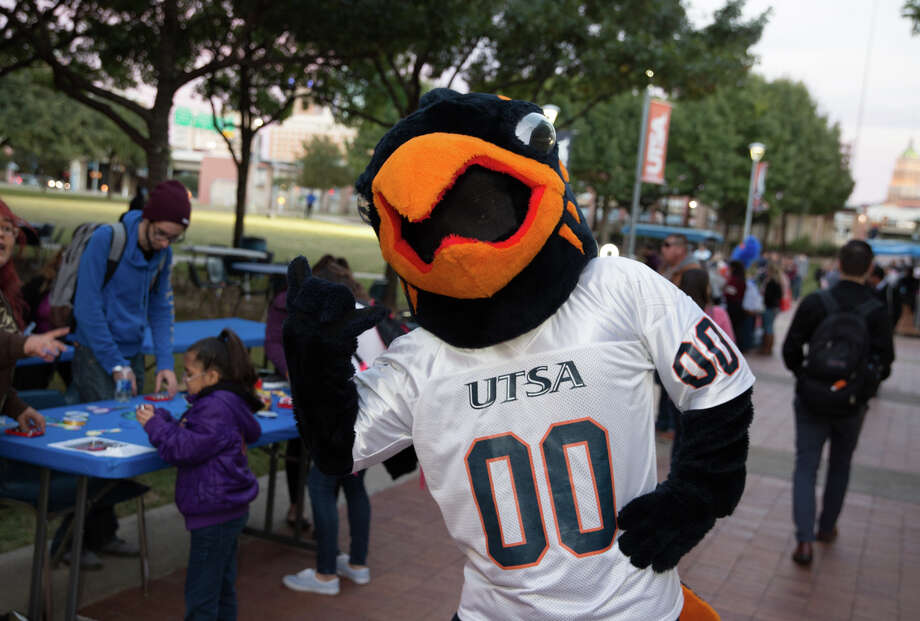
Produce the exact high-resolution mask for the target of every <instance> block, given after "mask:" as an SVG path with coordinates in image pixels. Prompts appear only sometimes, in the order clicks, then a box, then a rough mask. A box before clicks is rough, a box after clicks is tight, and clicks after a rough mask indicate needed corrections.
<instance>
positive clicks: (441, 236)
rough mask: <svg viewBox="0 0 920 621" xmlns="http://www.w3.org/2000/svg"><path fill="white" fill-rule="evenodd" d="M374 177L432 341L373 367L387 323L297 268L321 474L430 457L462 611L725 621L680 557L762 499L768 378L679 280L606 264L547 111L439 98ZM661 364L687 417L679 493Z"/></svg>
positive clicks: (301, 388)
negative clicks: (360, 347) (359, 351)
mask: <svg viewBox="0 0 920 621" xmlns="http://www.w3.org/2000/svg"><path fill="white" fill-rule="evenodd" d="M356 187H357V191H358V194H359V197H360V199H362V203H361V209H362V213H363V214H364V215H365V217H366V219H367V220H368V222H369V223H370V224H371V225H372V226H373V228H374V231H375V232H376V234H377V237H378V238H379V241H380V249H381V252H382V254H383V257H384V259H385V260H386V261H387V263H388V264H389V265H391V266H392V267H393V269H394V270H395V271H396V273H397V274H398V275H399V276H400V279H401V281H402V286H403V289H404V291H405V294H406V298H407V300H408V303H409V306H410V307H411V310H412V313H413V316H414V318H415V320H416V321H417V322H418V324H419V325H420V328H419V329H416V330H414V331H412V332H410V333H408V334H406V335H404V336H401V337H399V338H398V339H396V341H394V342H393V344H392V345H391V346H390V348H389V350H388V351H387V352H386V353H385V354H383V355H381V356H380V357H379V358H377V360H376V361H375V363H374V365H373V366H372V367H371V368H370V369H368V370H366V371H363V372H361V373H358V374H357V375H356V374H355V372H354V369H353V366H352V364H351V357H352V354H353V353H354V351H355V346H356V337H357V335H359V334H360V333H361V332H363V331H364V330H366V329H368V328H369V327H370V326H372V325H374V323H375V322H376V321H378V320H379V319H380V317H381V315H382V313H383V310H382V309H378V308H374V307H371V308H364V309H356V308H355V302H354V299H353V298H352V296H351V293H350V292H349V291H348V290H347V289H346V288H344V287H342V286H339V285H335V284H332V283H330V282H327V281H324V280H320V279H317V278H315V277H313V276H311V273H310V269H309V266H308V265H307V262H306V260H305V259H304V258H303V257H300V258H298V259H296V260H294V261H293V262H292V263H291V265H290V266H289V271H288V280H289V292H288V298H287V301H288V302H287V303H288V310H289V317H288V319H287V321H286V322H285V324H284V345H285V355H286V357H287V360H288V364H289V367H290V376H291V388H292V393H293V398H294V405H295V410H296V415H297V420H298V424H299V429H300V432H301V434H302V436H303V438H304V440H305V441H306V443H307V446H308V447H309V449H310V451H311V453H312V455H313V457H314V459H315V463H316V465H317V466H318V467H319V468H320V470H322V471H323V472H326V473H328V474H344V473H349V472H352V471H357V470H360V469H363V468H367V467H368V466H371V465H373V464H375V463H378V462H380V461H382V460H384V459H386V458H388V457H390V456H391V455H394V454H395V453H397V452H399V451H400V450H402V449H404V448H406V447H408V446H410V445H413V446H414V448H415V451H416V453H417V454H418V460H419V463H420V464H421V466H422V468H423V470H424V472H425V479H426V482H427V484H428V487H429V489H430V491H431V494H432V496H433V497H434V499H435V500H436V501H437V503H438V505H439V507H440V510H441V513H442V515H443V518H444V521H445V523H446V525H447V528H448V530H449V531H450V534H451V536H452V537H453V539H454V540H455V542H456V544H457V545H458V546H459V547H460V548H461V549H462V550H463V552H464V554H465V555H466V565H465V568H464V586H463V591H462V594H461V598H460V605H459V609H458V611H457V617H455V618H459V619H462V620H463V621H478V620H484V619H502V620H505V619H528V620H531V619H560V620H561V619H566V620H569V619H618V620H619V619H622V620H628V621H635V620H643V621H656V620H662V621H674V620H675V619H678V618H679V619H681V620H682V621H693V620H701V619H717V618H718V616H717V615H716V614H715V612H713V610H712V608H710V607H709V606H708V605H707V604H706V603H705V602H703V601H702V600H701V599H700V598H698V597H697V596H696V595H694V594H693V592H692V591H690V590H689V589H687V588H686V587H683V586H682V585H681V582H680V579H679V577H678V575H677V570H676V569H675V567H676V565H677V562H678V561H679V560H680V558H681V557H682V556H683V555H684V554H686V553H687V552H688V551H689V550H690V549H691V548H692V547H693V546H694V545H696V544H697V543H698V542H699V541H700V540H701V539H702V538H703V536H704V535H705V534H706V533H707V532H708V531H709V529H711V528H712V526H713V524H714V523H715V520H716V518H719V517H723V516H726V515H729V514H730V513H731V512H732V511H733V510H734V508H735V505H736V504H737V503H738V501H739V499H740V497H741V493H742V491H743V490H744V480H745V460H746V457H747V449H748V427H749V425H750V423H751V417H752V415H753V409H752V407H751V387H752V385H753V382H754V378H753V376H752V374H751V372H750V369H749V368H748V366H747V363H746V362H745V360H744V359H743V358H742V357H741V355H740V354H739V353H738V351H737V349H736V348H735V346H734V345H733V344H732V343H731V341H730V340H729V339H728V338H726V336H725V335H724V334H723V333H722V331H721V330H719V328H718V327H716V325H715V324H714V323H713V322H712V321H711V320H710V319H709V318H708V317H707V316H706V315H705V314H704V313H703V312H702V311H701V310H700V308H699V307H698V306H697V305H696V304H694V303H693V302H692V301H691V300H690V298H688V297H687V296H685V295H684V294H683V293H682V292H681V291H680V290H679V289H677V288H676V287H674V286H673V285H672V284H671V283H670V282H668V281H667V280H665V279H664V278H661V277H660V276H658V275H657V274H655V273H654V272H652V271H651V270H650V269H648V268H647V267H646V266H645V265H643V264H641V263H639V262H637V261H633V260H630V259H626V258H613V257H606V258H598V257H597V248H596V244H595V241H594V239H593V237H592V235H591V231H590V229H589V227H588V224H587V222H586V221H585V218H584V216H583V215H582V214H581V212H580V211H579V209H578V207H577V205H576V204H575V197H574V194H573V192H572V189H571V187H570V185H569V176H568V173H567V171H566V169H565V167H564V166H563V165H562V164H561V163H560V162H559V157H558V148H557V146H556V135H555V130H554V129H553V125H552V123H551V122H550V121H549V120H548V119H547V118H546V117H545V116H544V115H543V113H542V111H541V109H540V108H539V107H538V106H536V105H534V104H532V103H529V102H525V101H519V100H511V99H508V98H506V97H501V96H495V95H487V94H459V93H456V92H454V91H451V90H447V89H436V90H433V91H431V92H429V93H428V94H426V95H425V96H424V97H423V99H422V102H421V104H420V107H419V109H418V110H417V111H416V112H414V113H412V114H410V115H409V116H408V117H406V118H404V119H403V120H401V121H400V122H399V123H397V124H396V125H395V126H394V127H393V128H392V129H390V131H389V132H388V133H387V134H386V135H385V136H384V137H383V139H382V140H381V141H380V143H379V144H378V145H377V147H376V149H375V150H374V154H373V157H372V159H371V162H370V164H369V165H368V166H367V169H366V170H365V172H364V173H363V174H362V175H361V177H360V178H359V179H358V182H357V186H356ZM656 372H657V373H658V375H659V376H660V378H661V381H662V384H663V386H664V389H665V390H666V391H667V393H668V394H669V395H670V397H671V399H672V400H673V402H674V403H675V405H677V407H678V408H679V409H680V411H681V416H680V429H681V433H680V445H679V449H678V451H677V453H676V455H675V456H674V459H673V461H672V464H671V470H670V473H669V474H668V477H667V479H666V480H665V481H663V482H661V483H658V481H657V472H656V456H655V434H654V412H655V407H654V406H655V388H654V386H655V381H654V375H655V373H656Z"/></svg>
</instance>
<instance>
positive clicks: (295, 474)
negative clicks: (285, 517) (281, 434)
mask: <svg viewBox="0 0 920 621" xmlns="http://www.w3.org/2000/svg"><path fill="white" fill-rule="evenodd" d="M302 452H303V453H306V459H307V474H309V473H310V451H308V450H307V447H305V446H304V443H303V440H301V439H300V438H294V439H293V440H288V443H287V452H286V453H285V460H284V470H285V472H287V487H288V497H289V498H290V499H291V506H292V507H293V506H294V505H296V504H297V490H298V489H303V486H304V485H306V481H302V480H300V464H299V463H298V461H299V459H300V454H301V453H302Z"/></svg>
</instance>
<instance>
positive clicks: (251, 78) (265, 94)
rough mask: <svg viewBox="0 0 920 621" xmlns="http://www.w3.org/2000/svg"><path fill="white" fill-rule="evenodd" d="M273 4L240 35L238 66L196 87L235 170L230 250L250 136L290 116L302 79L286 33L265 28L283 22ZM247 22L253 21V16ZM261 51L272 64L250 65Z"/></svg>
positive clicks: (236, 236) (239, 230)
mask: <svg viewBox="0 0 920 621" xmlns="http://www.w3.org/2000/svg"><path fill="white" fill-rule="evenodd" d="M272 6H273V7H274V9H272V8H268V9H267V11H268V14H265V15H263V16H262V18H263V19H262V22H263V23H262V26H261V27H259V28H254V29H252V30H250V31H246V32H244V33H242V37H243V40H242V41H241V42H240V45H239V53H240V62H239V64H237V65H234V66H232V67H228V68H226V69H222V70H219V71H216V72H215V73H213V74H211V75H210V76H208V77H207V79H206V80H205V81H204V83H203V84H202V87H201V89H200V91H201V94H203V95H204V96H205V97H206V98H207V100H208V102H209V103H210V104H211V113H212V115H213V119H214V126H215V127H216V128H217V129H218V133H219V134H220V136H221V137H222V138H223V139H224V142H225V143H226V145H227V149H228V150H229V151H230V156H231V157H232V158H233V163H234V165H235V166H236V219H235V222H234V227H233V245H234V246H238V245H239V243H240V240H241V239H242V236H243V223H244V221H245V220H244V219H245V215H246V193H247V190H248V179H249V165H250V162H251V159H252V145H253V141H254V140H255V136H256V134H257V133H258V132H259V131H260V130H261V129H263V128H264V127H267V126H268V125H270V124H272V123H274V122H276V121H279V120H283V119H284V118H285V117H287V116H288V115H289V114H290V112H291V108H292V105H293V103H294V99H295V97H296V96H297V89H298V87H299V86H300V83H301V81H302V80H303V75H304V72H303V70H302V68H301V67H300V66H299V62H300V52H301V50H300V49H299V48H298V47H297V45H296V44H295V42H294V41H293V40H292V39H291V38H290V37H289V36H288V34H287V33H286V31H282V32H281V33H279V30H278V29H277V28H275V27H268V25H269V24H271V25H272V26H274V25H275V24H276V23H280V21H279V20H281V19H282V18H283V15H282V14H281V13H280V12H278V13H277V14H275V15H274V16H271V13H272V11H273V10H275V11H277V9H278V8H279V7H281V8H288V5H287V4H286V3H283V2H282V3H276V4H274V5H272ZM248 19H251V20H253V21H254V20H255V19H256V17H255V16H250V17H249V18H248ZM263 50H271V56H272V59H273V60H272V61H271V62H268V63H263V64H262V65H261V66H260V67H258V68H256V66H255V65H256V62H255V61H256V59H257V57H258V56H259V54H260V53H261V52H262V51H263ZM228 110H229V111H234V112H236V113H237V115H238V123H237V124H236V126H235V127H234V128H228V127H225V124H224V122H223V119H224V118H225V116H226V114H227V112H228ZM234 132H238V141H236V140H234V139H233V138H232V136H231V133H234ZM237 145H238V146H237Z"/></svg>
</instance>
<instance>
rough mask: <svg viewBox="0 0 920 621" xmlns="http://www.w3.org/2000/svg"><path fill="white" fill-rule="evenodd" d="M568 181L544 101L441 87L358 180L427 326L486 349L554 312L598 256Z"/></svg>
mask: <svg viewBox="0 0 920 621" xmlns="http://www.w3.org/2000/svg"><path fill="white" fill-rule="evenodd" d="M568 179H569V176H568V172H566V170H565V168H564V167H563V166H562V165H561V164H560V163H559V153H558V148H557V146H556V132H555V130H554V129H553V125H552V123H550V121H549V119H547V118H546V117H545V116H544V115H543V112H542V110H541V109H540V107H539V106H536V105H534V104H532V103H529V102H525V101H518V100H509V99H507V98H503V97H497V96H495V95H485V94H479V93H471V94H468V95H461V94H459V93H456V92H454V91H451V90H448V89H436V90H433V91H431V92H429V93H427V94H426V95H425V96H424V97H423V98H422V101H421V104H420V107H419V109H418V110H417V111H416V112H414V113H412V114H411V115H409V116H408V117H406V118H405V119H403V120H402V121H400V122H399V123H397V124H396V125H395V126H394V127H393V128H392V129H391V130H390V131H389V132H387V134H386V135H385V136H384V137H383V139H382V140H381V141H380V143H379V144H378V145H377V147H376V148H375V149H374V156H373V158H372V159H371V163H370V164H369V165H368V166H367V169H366V170H365V171H364V173H363V174H362V175H361V177H360V178H359V179H358V182H357V184H356V187H357V190H358V193H359V195H360V196H361V197H362V198H363V199H364V200H365V201H366V204H364V205H363V207H362V209H363V212H364V214H365V216H366V218H367V219H368V220H369V222H370V223H371V225H372V226H373V227H374V230H375V231H376V233H377V237H378V238H379V240H380V249H381V252H382V253H383V258H384V259H385V260H386V261H387V263H389V264H390V265H391V266H392V267H393V269H394V270H396V273H397V274H399V276H400V277H401V278H402V280H403V286H404V288H405V291H406V296H407V298H408V300H409V304H410V305H411V307H412V312H413V313H414V315H415V317H416V319H417V320H418V322H419V324H421V325H422V326H423V327H424V328H426V329H427V330H429V331H430V332H432V333H434V334H436V335H437V336H439V337H440V338H442V339H444V340H445V341H447V342H448V343H450V344H452V345H456V346H459V347H484V346H487V345H493V344H495V343H500V342H502V341H506V340H508V339H510V338H514V337H516V336H519V335H521V334H523V333H524V332H527V331H528V330H531V329H533V328H535V327H536V326H538V325H539V324H540V323H542V322H543V321H544V320H545V319H546V318H547V317H549V316H550V315H552V314H553V313H554V312H555V311H556V309H557V308H559V306H560V305H561V304H562V303H563V302H564V301H565V300H566V298H568V296H569V293H571V291H572V289H573V288H574V287H575V284H576V283H577V282H578V276H579V274H580V273H581V270H582V269H583V268H584V266H585V264H586V263H587V262H588V260H589V259H591V258H592V257H594V256H596V254H597V246H596V244H595V242H594V238H593V237H592V235H591V231H590V229H589V227H588V226H587V223H586V222H585V219H584V217H583V216H582V214H581V212H580V211H579V210H578V207H577V206H576V204H575V196H574V194H573V193H572V190H571V188H570V187H569V185H568Z"/></svg>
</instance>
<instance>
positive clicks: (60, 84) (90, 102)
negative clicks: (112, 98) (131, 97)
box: [51, 67, 153, 151]
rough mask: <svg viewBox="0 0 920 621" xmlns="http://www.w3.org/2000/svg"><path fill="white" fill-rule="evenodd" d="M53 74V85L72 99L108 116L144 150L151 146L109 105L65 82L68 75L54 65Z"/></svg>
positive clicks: (147, 139) (147, 140)
mask: <svg viewBox="0 0 920 621" xmlns="http://www.w3.org/2000/svg"><path fill="white" fill-rule="evenodd" d="M51 70H52V73H53V75H54V85H55V86H56V87H57V88H59V89H60V90H62V91H64V92H65V93H67V95H68V96H69V97H71V98H73V99H76V100H77V101H79V102H80V103H82V104H84V105H86V106H88V107H90V108H92V109H93V110H96V111H98V112H101V113H102V114H104V115H105V116H107V117H109V118H110V119H111V120H112V122H113V123H115V125H117V126H118V127H119V129H121V130H122V131H123V132H125V134H126V135H127V136H128V138H130V139H131V140H132V141H134V143H135V144H137V146H139V147H140V148H142V149H144V150H145V151H146V150H148V149H150V148H151V147H152V146H153V143H152V142H151V141H150V139H149V138H148V137H147V136H144V135H143V134H142V133H141V132H139V131H138V130H137V128H136V127H134V126H133V125H131V124H130V123H128V121H126V120H125V119H124V117H123V116H122V115H120V114H119V113H118V112H116V111H115V110H114V109H113V108H112V107H111V106H109V105H108V104H106V103H103V102H101V101H98V100H96V99H93V98H92V97H89V96H88V95H87V94H86V93H85V92H83V91H82V90H80V89H79V88H76V87H74V86H73V85H71V84H69V83H68V82H67V79H68V76H67V75H66V74H63V73H60V72H59V70H58V69H57V68H55V67H52V68H51ZM141 118H143V119H144V120H146V118H147V115H146V114H145V115H143V116H142V117H141Z"/></svg>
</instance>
